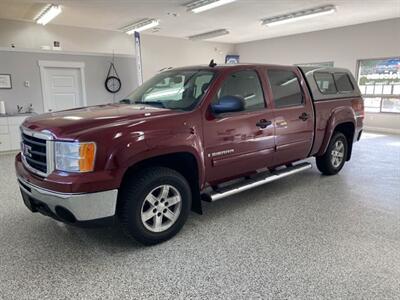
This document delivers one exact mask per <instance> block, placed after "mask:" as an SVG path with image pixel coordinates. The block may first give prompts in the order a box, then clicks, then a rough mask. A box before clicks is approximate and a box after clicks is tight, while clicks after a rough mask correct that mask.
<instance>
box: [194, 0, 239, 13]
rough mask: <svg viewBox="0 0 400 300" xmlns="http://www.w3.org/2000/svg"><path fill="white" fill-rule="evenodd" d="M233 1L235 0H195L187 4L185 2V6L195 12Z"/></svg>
mask: <svg viewBox="0 0 400 300" xmlns="http://www.w3.org/2000/svg"><path fill="white" fill-rule="evenodd" d="M234 1H236V0H197V1H194V2H191V3H189V4H186V7H187V9H188V11H191V12H193V13H195V14H197V13H201V12H203V11H206V10H209V9H213V8H216V7H218V6H221V5H225V4H228V3H231V2H234Z"/></svg>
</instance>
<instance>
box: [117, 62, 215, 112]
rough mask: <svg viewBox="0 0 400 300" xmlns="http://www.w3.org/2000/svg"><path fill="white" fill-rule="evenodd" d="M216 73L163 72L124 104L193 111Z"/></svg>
mask: <svg viewBox="0 0 400 300" xmlns="http://www.w3.org/2000/svg"><path fill="white" fill-rule="evenodd" d="M213 77H214V72H210V71H199V70H184V71H180V70H176V71H175V70H171V71H166V72H162V73H160V74H158V75H156V76H154V77H153V78H151V79H150V80H148V81H146V82H145V83H144V84H143V85H141V86H140V87H138V88H137V89H136V90H135V91H134V92H133V93H132V94H130V95H129V96H128V97H127V99H124V100H122V101H123V102H124V103H132V104H135V103H140V104H144V105H149V106H156V107H161V108H167V109H176V110H191V109H193V108H194V107H195V106H196V104H197V103H198V102H199V101H200V100H201V99H202V97H203V95H204V92H205V91H206V90H207V88H208V86H209V85H210V83H211V81H212V79H213Z"/></svg>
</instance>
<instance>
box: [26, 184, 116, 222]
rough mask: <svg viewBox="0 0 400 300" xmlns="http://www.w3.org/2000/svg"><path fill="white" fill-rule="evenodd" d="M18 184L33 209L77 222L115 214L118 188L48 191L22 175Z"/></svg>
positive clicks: (111, 216)
mask: <svg viewBox="0 0 400 300" xmlns="http://www.w3.org/2000/svg"><path fill="white" fill-rule="evenodd" d="M18 183H19V186H20V189H21V193H22V197H23V199H24V203H25V205H26V206H27V207H28V208H29V209H30V210H31V211H32V212H40V213H42V214H45V215H47V216H50V217H52V218H54V219H57V220H60V221H63V222H67V223H77V224H79V223H84V222H87V221H96V220H106V219H107V220H109V219H110V218H111V219H112V218H113V216H114V215H115V210H116V205H117V195H118V190H109V191H103V192H97V193H79V194H73V193H59V192H55V191H50V190H46V189H43V188H40V187H38V186H35V185H33V184H31V183H29V182H28V181H26V180H24V179H22V178H21V177H18ZM100 223H101V222H100Z"/></svg>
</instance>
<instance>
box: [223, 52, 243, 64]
mask: <svg viewBox="0 0 400 300" xmlns="http://www.w3.org/2000/svg"><path fill="white" fill-rule="evenodd" d="M239 59H240V56H239V55H230V54H228V55H227V56H225V63H226V64H238V63H239Z"/></svg>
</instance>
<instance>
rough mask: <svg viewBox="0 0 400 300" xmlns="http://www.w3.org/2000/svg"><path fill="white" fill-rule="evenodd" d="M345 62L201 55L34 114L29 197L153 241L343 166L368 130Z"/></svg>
mask: <svg viewBox="0 0 400 300" xmlns="http://www.w3.org/2000/svg"><path fill="white" fill-rule="evenodd" d="M363 119H364V107H363V100H362V97H361V95H360V92H359V89H358V87H357V84H356V82H355V80H354V78H353V76H352V75H351V73H350V72H349V71H348V70H346V69H339V68H310V67H308V68H306V67H296V66H278V65H231V66H215V65H210V66H195V67H186V68H177V69H172V70H167V71H164V72H161V73H159V74H158V75H156V76H155V77H153V78H152V79H150V80H149V81H147V82H145V83H144V84H143V85H142V86H140V87H139V88H137V89H136V90H135V91H134V92H133V93H132V94H130V95H129V96H128V97H127V98H126V99H123V100H122V101H121V103H120V104H109V105H100V106H93V107H86V108H79V109H73V110H67V111H62V112H54V113H48V114H43V115H39V116H35V117H32V118H29V119H28V120H26V121H25V122H24V123H23V124H22V126H21V134H22V150H21V153H20V154H18V155H17V157H16V160H15V167H16V173H17V177H18V182H19V185H20V188H21V192H22V196H23V200H24V203H25V204H26V206H27V207H28V208H29V209H30V210H31V211H32V212H41V213H42V214H45V215H47V216H50V217H52V218H54V219H57V220H59V221H63V222H65V223H69V224H78V225H92V224H93V223H94V224H96V223H97V224H101V223H109V222H110V221H114V220H118V221H119V222H120V223H121V224H122V227H123V228H124V230H125V231H126V233H127V234H128V235H129V236H131V237H133V238H135V239H136V240H138V241H139V242H141V243H143V244H147V245H149V244H155V243H159V242H162V241H165V240H167V239H169V238H171V237H172V236H174V235H175V234H176V233H177V232H178V231H179V230H180V229H181V228H182V226H183V225H184V223H185V221H186V219H187V217H188V215H189V212H190V210H193V211H195V212H197V213H200V214H201V213H202V210H201V201H202V200H206V201H215V200H218V199H220V198H223V197H227V196H229V195H232V194H235V193H239V192H242V191H245V190H248V189H250V188H253V187H257V186H260V185H262V184H265V183H268V182H270V181H273V180H276V179H279V178H282V177H285V176H288V175H292V174H296V173H298V172H301V171H303V170H306V169H309V168H310V167H311V165H310V164H309V163H307V162H300V163H297V164H294V163H295V162H297V161H300V160H303V159H305V158H308V157H311V156H314V157H315V158H316V163H317V167H318V169H319V170H320V171H321V172H322V173H323V174H325V175H333V174H336V173H338V172H339V171H340V170H341V169H342V167H343V165H344V163H345V161H348V160H350V157H351V153H352V147H353V143H354V142H355V141H357V140H359V139H360V136H361V132H362V126H363Z"/></svg>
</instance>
